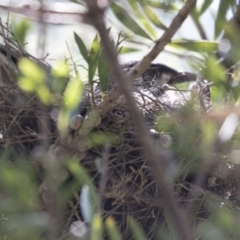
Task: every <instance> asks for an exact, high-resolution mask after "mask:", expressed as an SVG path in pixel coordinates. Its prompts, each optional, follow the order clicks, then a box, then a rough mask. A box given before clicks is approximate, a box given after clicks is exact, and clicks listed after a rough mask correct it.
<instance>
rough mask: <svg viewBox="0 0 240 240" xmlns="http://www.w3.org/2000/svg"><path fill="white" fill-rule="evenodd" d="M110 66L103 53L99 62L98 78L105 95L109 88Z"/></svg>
mask: <svg viewBox="0 0 240 240" xmlns="http://www.w3.org/2000/svg"><path fill="white" fill-rule="evenodd" d="M109 70H110V67H109V64H108V61H107V59H106V57H105V54H104V52H103V51H101V52H100V56H99V61H98V76H99V81H100V87H101V90H102V92H103V93H105V92H106V90H107V86H108V78H109Z"/></svg>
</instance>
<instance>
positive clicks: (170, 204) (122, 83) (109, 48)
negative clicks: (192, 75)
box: [86, 0, 196, 240]
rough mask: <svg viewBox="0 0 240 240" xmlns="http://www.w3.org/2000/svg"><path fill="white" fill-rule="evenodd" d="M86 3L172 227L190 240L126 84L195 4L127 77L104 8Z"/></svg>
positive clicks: (163, 160) (164, 162)
mask: <svg viewBox="0 0 240 240" xmlns="http://www.w3.org/2000/svg"><path fill="white" fill-rule="evenodd" d="M86 3H87V4H88V8H89V11H88V13H87V16H88V19H89V20H91V23H92V25H93V26H94V27H95V28H96V29H97V30H98V32H99V35H100V37H101V40H102V44H103V46H104V49H105V54H106V56H107V59H108V61H109V63H110V65H111V67H112V69H113V71H114V72H115V74H116V80H117V81H118V84H119V88H120V90H121V92H122V93H123V94H124V96H125V98H126V100H127V102H128V106H129V111H130V112H131V113H132V115H133V120H134V123H135V126H136V129H137V131H138V132H139V137H140V140H141V142H142V144H143V147H144V150H145V152H146V155H147V156H148V160H149V162H150V164H151V165H152V169H153V174H154V177H155V179H156V181H157V183H158V185H159V187H160V188H161V192H162V195H163V199H164V204H165V209H166V211H167V213H168V214H169V215H170V217H171V218H172V219H171V220H172V222H173V224H174V227H175V230H176V232H177V233H178V236H179V237H180V239H184V240H190V239H192V238H191V236H190V234H189V231H188V229H187V225H186V222H185V221H183V216H182V214H180V212H179V210H178V209H177V206H176V203H175V201H174V197H173V191H172V190H171V189H172V185H171V184H170V183H169V181H168V180H167V179H166V176H165V174H166V172H167V171H168V162H169V157H168V156H166V155H164V154H162V153H161V154H160V153H158V154H157V153H156V151H155V148H154V143H153V140H152V138H151V136H150V134H149V131H148V129H147V127H146V123H145V121H144V119H143V117H142V114H141V113H140V111H139V110H138V108H137V105H136V102H135V101H134V98H133V96H132V94H131V91H130V90H129V84H130V79H131V80H132V79H135V78H136V77H138V76H140V75H141V74H142V73H143V72H144V70H145V69H146V68H147V67H148V66H149V65H150V63H151V62H152V60H153V59H154V58H155V57H156V56H157V55H158V54H159V53H160V52H161V51H162V50H163V48H164V47H165V45H166V44H167V43H168V42H169V40H170V39H171V38H172V36H173V35H174V34H175V32H176V31H177V30H178V28H179V27H180V26H181V24H182V23H183V21H184V20H185V19H186V17H187V16H188V14H190V12H191V10H192V9H193V8H194V6H195V4H196V1H194V0H188V1H187V2H186V4H185V6H184V7H183V8H182V9H181V10H180V12H179V13H178V15H177V16H176V17H175V18H174V20H173V22H172V24H171V25H170V27H169V29H168V30H167V31H166V32H165V33H164V34H163V36H162V37H161V38H160V39H159V40H158V41H157V42H156V44H155V46H154V47H153V49H152V50H151V51H150V53H149V54H148V55H146V56H145V57H144V58H143V59H142V61H140V62H139V64H138V65H137V66H136V67H135V68H134V69H133V70H132V71H131V72H130V74H128V75H127V76H126V75H124V73H123V71H122V69H121V67H120V65H119V63H118V60H117V53H116V51H115V47H114V45H113V43H112V42H111V40H110V38H109V36H108V32H107V29H106V26H105V24H104V18H103V14H104V11H103V9H102V8H100V7H99V6H98V5H97V1H96V0H95V1H86Z"/></svg>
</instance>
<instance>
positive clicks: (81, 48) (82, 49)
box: [74, 32, 88, 63]
mask: <svg viewBox="0 0 240 240" xmlns="http://www.w3.org/2000/svg"><path fill="white" fill-rule="evenodd" d="M74 38H75V42H76V43H77V46H78V49H79V51H80V53H81V54H82V56H83V58H84V59H85V61H86V62H87V63H88V51H87V48H86V46H85V44H84V42H83V41H82V39H81V38H80V37H79V36H78V35H77V33H75V32H74Z"/></svg>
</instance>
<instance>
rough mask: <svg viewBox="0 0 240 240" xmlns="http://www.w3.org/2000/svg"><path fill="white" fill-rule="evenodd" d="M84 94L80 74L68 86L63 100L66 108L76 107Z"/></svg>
mask: <svg viewBox="0 0 240 240" xmlns="http://www.w3.org/2000/svg"><path fill="white" fill-rule="evenodd" d="M82 95H83V83H82V80H81V79H80V78H79V76H76V77H75V78H72V79H71V80H70V81H69V82H68V85H67V87H66V91H65V93H64V97H63V101H64V107H65V108H66V109H69V110H70V109H74V108H75V107H76V106H77V105H78V103H79V101H80V99H81V98H82Z"/></svg>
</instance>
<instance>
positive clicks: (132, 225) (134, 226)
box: [128, 217, 147, 240]
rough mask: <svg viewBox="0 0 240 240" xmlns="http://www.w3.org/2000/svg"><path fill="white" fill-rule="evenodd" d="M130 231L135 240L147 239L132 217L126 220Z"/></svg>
mask: <svg viewBox="0 0 240 240" xmlns="http://www.w3.org/2000/svg"><path fill="white" fill-rule="evenodd" d="M128 222H129V226H130V229H131V231H132V233H133V236H134V238H135V239H136V240H145V239H147V237H146V235H145V233H144V231H143V230H142V227H141V226H140V225H139V223H138V222H137V221H136V220H135V219H134V218H132V217H129V218H128Z"/></svg>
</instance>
